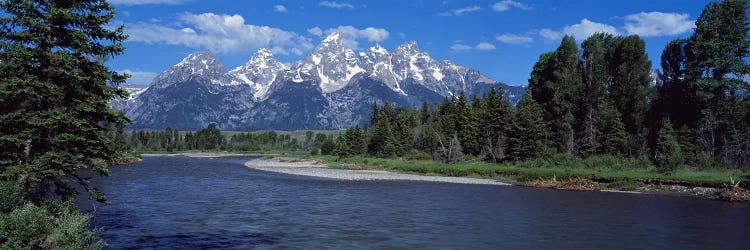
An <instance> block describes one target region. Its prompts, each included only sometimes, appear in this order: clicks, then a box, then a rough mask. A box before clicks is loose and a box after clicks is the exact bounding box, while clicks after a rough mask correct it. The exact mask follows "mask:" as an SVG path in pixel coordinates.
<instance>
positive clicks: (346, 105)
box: [112, 33, 524, 130]
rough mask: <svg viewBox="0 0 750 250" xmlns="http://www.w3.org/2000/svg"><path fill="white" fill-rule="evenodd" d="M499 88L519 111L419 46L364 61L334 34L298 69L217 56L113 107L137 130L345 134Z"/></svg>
mask: <svg viewBox="0 0 750 250" xmlns="http://www.w3.org/2000/svg"><path fill="white" fill-rule="evenodd" d="M493 87H494V88H502V89H503V90H504V91H505V92H504V93H505V96H506V97H507V98H508V99H509V100H510V101H511V103H513V104H515V103H516V102H517V101H518V99H519V98H520V97H521V96H522V94H523V91H524V89H523V88H522V87H517V86H508V85H505V84H503V83H500V82H497V81H494V80H492V79H490V78H489V77H487V76H485V75H482V74H481V73H479V72H478V71H476V70H473V69H470V68H466V67H463V66H459V65H456V64H455V63H453V62H450V61H445V60H436V59H433V58H431V57H430V56H429V55H428V54H427V53H425V52H421V51H420V50H419V47H418V46H417V43H416V42H407V43H404V44H402V45H399V46H398V47H396V49H394V50H393V52H388V50H386V49H385V48H383V47H381V46H380V45H376V46H374V47H371V48H369V49H366V50H365V51H362V52H359V53H356V52H355V51H353V50H351V49H348V48H346V47H344V43H343V40H342V37H341V35H340V34H339V33H332V34H330V35H329V36H327V37H326V38H325V39H324V40H323V41H322V42H321V43H320V44H319V45H318V46H317V47H316V48H315V49H314V50H313V51H312V52H310V54H308V55H307V56H306V57H305V58H303V59H302V60H300V61H298V62H297V63H295V64H293V65H291V66H286V65H284V64H283V63H281V62H280V61H278V60H277V59H276V58H274V56H273V53H271V51H269V50H267V49H260V50H258V51H257V52H255V53H254V54H253V55H252V57H251V58H250V60H248V61H247V62H246V63H245V64H244V65H241V66H239V67H237V68H235V69H233V70H230V71H227V70H226V69H225V68H224V65H223V64H222V63H221V61H219V60H218V59H217V58H216V56H215V55H214V54H213V53H211V52H210V51H202V52H197V53H193V54H190V55H189V56H187V57H186V58H184V59H182V61H180V62H179V63H177V64H176V65H174V66H172V67H170V68H169V69H167V70H165V71H164V72H162V73H161V74H159V75H158V76H156V77H155V78H154V80H153V81H152V82H151V84H150V85H149V86H148V87H147V88H145V89H138V90H132V92H131V96H130V98H129V99H127V100H117V101H114V102H113V103H112V105H113V107H115V108H116V109H120V110H124V111H125V113H126V114H127V115H128V117H130V118H131V119H133V120H134V121H135V123H134V124H133V125H132V127H134V128H150V129H163V128H164V127H167V126H171V127H173V128H177V129H199V128H203V127H205V126H206V125H207V124H209V123H211V122H214V123H217V124H218V125H219V127H220V128H221V129H224V130H254V129H284V130H292V129H342V128H346V127H349V126H353V125H355V124H363V123H367V122H368V121H367V118H368V117H369V111H370V107H371V106H372V103H373V102H378V103H383V102H385V101H389V102H392V103H394V104H395V105H397V106H412V105H418V104H421V103H422V102H423V101H426V102H429V103H434V102H438V101H440V100H442V99H443V98H445V97H449V96H451V95H457V94H458V93H460V92H461V91H464V92H465V93H466V94H467V95H468V96H471V95H481V94H484V93H486V92H487V91H489V89H490V88H493Z"/></svg>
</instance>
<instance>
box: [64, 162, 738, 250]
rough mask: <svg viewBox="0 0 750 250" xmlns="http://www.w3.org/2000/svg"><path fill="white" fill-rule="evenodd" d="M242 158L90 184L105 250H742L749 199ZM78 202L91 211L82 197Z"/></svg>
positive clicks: (157, 166) (137, 167)
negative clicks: (415, 177) (315, 172)
mask: <svg viewBox="0 0 750 250" xmlns="http://www.w3.org/2000/svg"><path fill="white" fill-rule="evenodd" d="M249 159H252V158H248V157H225V158H187V157H162V156H158V157H156V156H155V157H146V159H145V160H144V161H143V162H140V163H137V164H133V165H128V166H118V167H112V168H111V170H112V175H111V176H110V177H107V178H95V179H94V180H93V182H92V183H93V184H94V185H95V186H97V187H98V188H100V189H101V191H103V192H104V193H105V194H107V198H108V200H109V204H108V205H104V206H102V205H97V206H96V208H95V211H94V214H95V217H94V220H93V224H94V226H96V227H101V228H103V229H104V232H103V236H104V238H105V240H106V241H107V243H108V244H109V248H112V249H142V248H156V249H163V248H168V249H205V248H237V249H247V248H256V247H261V248H268V247H273V248H312V249H317V248H338V249H351V248H361V247H362V246H367V247H373V248H483V249H484V248H522V249H529V248H531V249H535V248H562V249H570V248H595V249H611V248H616V249H623V248H631V249H643V248H657V249H665V248H667V249H705V248H721V249H743V248H744V247H746V244H745V238H746V235H745V233H744V232H745V231H746V229H747V226H748V225H750V212H748V211H750V204H739V203H725V202H718V201H710V200H699V199H691V198H684V197H666V196H652V195H633V194H613V193H601V192H569V191H558V190H547V189H533V188H522V187H512V186H510V187H509V186H489V185H461V184H447V183H431V182H410V181H339V180H330V179H323V178H312V177H303V176H293V175H285V174H278V173H269V172H263V171H257V170H253V169H249V168H246V167H245V166H244V165H243V164H244V162H245V161H247V160H249ZM78 204H79V207H81V208H82V209H84V210H85V209H86V208H87V207H88V208H90V207H92V204H94V203H92V202H91V201H80V202H79V203H78Z"/></svg>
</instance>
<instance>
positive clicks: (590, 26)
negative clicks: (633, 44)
mask: <svg viewBox="0 0 750 250" xmlns="http://www.w3.org/2000/svg"><path fill="white" fill-rule="evenodd" d="M594 33H609V34H612V35H619V34H620V31H619V30H617V28H615V27H614V26H612V25H609V24H604V23H597V22H593V21H591V20H588V19H586V18H584V19H583V20H581V22H580V23H577V24H573V25H568V26H565V27H564V28H563V29H562V31H555V30H551V29H541V30H539V35H540V36H542V37H544V38H545V39H547V40H557V39H559V38H560V37H562V36H563V35H572V36H574V37H575V38H576V39H578V40H583V39H586V38H588V37H589V36H591V35H593V34H594Z"/></svg>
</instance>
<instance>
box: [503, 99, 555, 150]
mask: <svg viewBox="0 0 750 250" xmlns="http://www.w3.org/2000/svg"><path fill="white" fill-rule="evenodd" d="M531 96H532V94H531V93H528V92H527V93H526V94H524V96H523V98H522V99H521V101H520V102H519V103H518V106H517V109H516V113H515V116H516V117H515V120H514V124H513V136H512V138H511V140H510V152H509V154H510V157H511V159H513V160H514V161H521V160H525V159H531V158H537V157H541V156H543V155H544V154H546V153H548V151H549V146H550V141H549V137H550V128H549V126H548V125H547V121H545V119H544V117H545V115H544V112H545V111H544V109H543V108H542V106H541V105H539V104H538V103H537V102H536V100H534V98H532V97H531Z"/></svg>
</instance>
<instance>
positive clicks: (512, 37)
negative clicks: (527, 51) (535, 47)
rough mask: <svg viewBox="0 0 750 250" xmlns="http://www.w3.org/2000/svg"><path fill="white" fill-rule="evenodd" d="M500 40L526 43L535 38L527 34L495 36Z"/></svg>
mask: <svg viewBox="0 0 750 250" xmlns="http://www.w3.org/2000/svg"><path fill="white" fill-rule="evenodd" d="M495 39H497V40H498V41H500V42H503V43H509V44H525V43H532V42H534V38H531V37H530V36H527V35H516V34H502V35H497V36H495Z"/></svg>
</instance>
